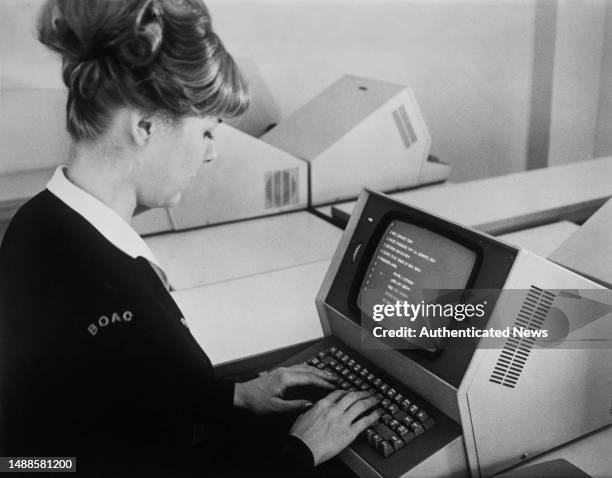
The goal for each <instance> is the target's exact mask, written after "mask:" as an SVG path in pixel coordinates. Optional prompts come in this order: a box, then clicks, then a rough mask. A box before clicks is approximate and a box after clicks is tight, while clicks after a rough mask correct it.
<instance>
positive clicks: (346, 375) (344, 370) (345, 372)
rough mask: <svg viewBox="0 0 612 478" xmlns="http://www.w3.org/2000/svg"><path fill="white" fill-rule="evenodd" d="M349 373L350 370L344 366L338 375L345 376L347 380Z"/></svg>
mask: <svg viewBox="0 0 612 478" xmlns="http://www.w3.org/2000/svg"><path fill="white" fill-rule="evenodd" d="M350 375H351V371H350V370H349V369H348V368H345V369H343V370H342V372H340V376H342V377H344V378H346V379H347V380H350V377H349V376H350Z"/></svg>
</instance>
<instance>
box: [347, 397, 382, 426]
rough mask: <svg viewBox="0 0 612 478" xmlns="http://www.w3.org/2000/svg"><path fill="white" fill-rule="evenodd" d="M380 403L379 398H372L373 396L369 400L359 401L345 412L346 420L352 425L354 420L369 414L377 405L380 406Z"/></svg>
mask: <svg viewBox="0 0 612 478" xmlns="http://www.w3.org/2000/svg"><path fill="white" fill-rule="evenodd" d="M378 403H379V400H378V398H376V397H372V396H370V397H368V398H363V399H361V400H357V401H356V402H354V403H353V405H351V407H350V408H349V409H348V410H347V411H346V412H345V413H346V418H347V419H348V420H349V422H350V423H352V422H353V420H355V419H356V418H357V417H359V415H362V414H363V413H365V412H367V411H368V410H369V409H370V408H372V407H375V406H376V405H378Z"/></svg>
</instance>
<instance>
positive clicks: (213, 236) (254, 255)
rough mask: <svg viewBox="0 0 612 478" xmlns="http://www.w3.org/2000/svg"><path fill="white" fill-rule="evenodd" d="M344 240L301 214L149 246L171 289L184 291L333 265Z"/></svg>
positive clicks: (166, 237) (166, 238) (156, 240)
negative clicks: (318, 264) (317, 264)
mask: <svg viewBox="0 0 612 478" xmlns="http://www.w3.org/2000/svg"><path fill="white" fill-rule="evenodd" d="M341 235H342V231H341V230H340V229H339V228H337V227H335V226H333V225H331V224H329V223H328V222H326V221H324V220H323V219H320V218H318V217H316V216H314V215H313V214H311V213H309V212H306V211H300V212H296V213H290V214H282V215H279V216H270V217H264V218H259V219H253V220H249V221H241V222H236V223H232V224H225V225H221V226H214V227H208V228H203V229H198V230H194V231H186V232H175V233H171V234H163V235H160V236H153V237H149V238H146V242H147V244H149V247H151V250H152V251H153V254H155V257H157V259H158V260H159V261H160V263H161V265H162V267H163V268H164V270H165V272H166V274H167V275H168V278H169V280H170V283H171V284H172V286H173V287H174V288H175V289H176V290H181V289H188V288H192V287H198V286H202V285H205V284H211V283H216V282H221V281H226V280H230V279H234V278H237V277H244V276H248V275H254V274H261V273H263V272H269V271H273V270H279V269H285V268H287V267H294V266H296V265H301V264H307V263H311V262H317V261H321V260H324V259H331V257H332V256H333V254H334V252H335V250H336V247H337V245H338V242H339V241H340V236H341ZM312 297H313V300H314V295H313V296H312Z"/></svg>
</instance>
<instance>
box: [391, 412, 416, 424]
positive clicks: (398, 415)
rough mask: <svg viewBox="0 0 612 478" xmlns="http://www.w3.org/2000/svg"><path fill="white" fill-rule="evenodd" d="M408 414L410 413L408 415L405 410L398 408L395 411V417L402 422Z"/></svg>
mask: <svg viewBox="0 0 612 478" xmlns="http://www.w3.org/2000/svg"><path fill="white" fill-rule="evenodd" d="M408 416H410V415H408V414H407V413H406V412H405V411H403V410H398V411H397V412H395V413H393V418H395V419H396V420H397V421H398V422H401V421H402V420H403V419H404V418H406V417H408ZM411 420H412V417H411Z"/></svg>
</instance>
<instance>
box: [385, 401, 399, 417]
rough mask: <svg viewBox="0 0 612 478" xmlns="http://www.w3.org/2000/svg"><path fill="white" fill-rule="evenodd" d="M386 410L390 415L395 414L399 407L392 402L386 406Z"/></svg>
mask: <svg viewBox="0 0 612 478" xmlns="http://www.w3.org/2000/svg"><path fill="white" fill-rule="evenodd" d="M387 411H388V412H389V413H390V414H391V415H395V414H396V413H397V412H399V411H400V409H399V407H398V406H397V405H396V404H395V403H392V404H391V405H389V406H388V407H387Z"/></svg>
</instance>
